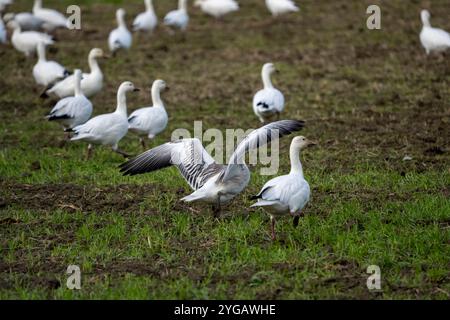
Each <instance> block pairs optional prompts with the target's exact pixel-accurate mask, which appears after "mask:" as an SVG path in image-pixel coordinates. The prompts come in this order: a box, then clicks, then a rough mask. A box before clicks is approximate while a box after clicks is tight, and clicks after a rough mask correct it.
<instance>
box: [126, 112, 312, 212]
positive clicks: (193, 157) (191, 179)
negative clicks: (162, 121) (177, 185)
mask: <svg viewBox="0 0 450 320" xmlns="http://www.w3.org/2000/svg"><path fill="white" fill-rule="evenodd" d="M303 126H304V122H303V121H296V120H282V121H278V122H273V123H271V124H268V125H266V126H264V127H262V128H259V129H257V130H254V131H253V132H251V133H250V134H249V135H248V136H247V137H246V138H245V139H244V140H243V141H242V142H241V143H240V144H239V145H238V146H237V148H236V150H235V151H234V153H233V155H232V156H231V158H230V161H229V164H228V165H222V164H218V163H216V162H215V161H214V159H213V158H212V157H211V156H210V155H209V154H208V153H207V152H206V150H205V149H204V148H203V146H202V144H201V142H200V140H198V139H183V140H179V141H175V142H169V143H166V144H163V145H161V146H159V147H156V148H154V149H151V150H149V151H147V152H144V153H143V154H141V155H140V156H138V157H136V158H134V159H132V160H130V161H128V162H126V163H124V164H123V165H121V172H123V173H124V174H125V175H136V174H142V173H146V172H152V171H156V170H159V169H163V168H166V167H169V166H172V165H174V166H176V167H178V170H179V171H180V173H181V175H182V176H183V177H184V178H185V179H186V181H187V182H188V183H189V185H190V187H191V188H192V189H193V190H194V192H193V193H192V194H191V195H189V196H187V197H184V198H183V199H181V200H183V201H186V202H193V201H202V202H207V203H212V204H213V205H214V212H215V214H216V216H217V215H218V214H219V212H220V210H221V206H222V204H225V203H228V202H229V201H231V200H232V199H233V198H234V197H236V196H237V195H238V194H239V193H241V192H242V191H243V190H244V189H245V188H246V187H247V185H248V183H249V181H250V170H249V169H248V167H247V165H246V164H245V155H246V153H247V152H248V151H251V150H255V149H257V148H259V147H261V146H263V145H265V144H267V143H269V142H270V141H272V140H275V139H278V138H281V137H283V136H285V135H288V134H290V133H292V132H296V131H299V130H301V129H302V128H303Z"/></svg>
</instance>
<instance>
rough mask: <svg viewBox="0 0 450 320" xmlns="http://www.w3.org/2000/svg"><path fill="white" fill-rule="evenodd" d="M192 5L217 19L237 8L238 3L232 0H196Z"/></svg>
mask: <svg viewBox="0 0 450 320" xmlns="http://www.w3.org/2000/svg"><path fill="white" fill-rule="evenodd" d="M194 5H195V6H197V7H200V9H202V11H203V12H205V13H207V14H209V15H211V16H213V17H215V18H217V19H218V18H221V17H223V16H224V15H226V14H228V13H231V12H233V11H238V10H239V4H238V3H237V2H236V1H234V0H196V1H195V4H194Z"/></svg>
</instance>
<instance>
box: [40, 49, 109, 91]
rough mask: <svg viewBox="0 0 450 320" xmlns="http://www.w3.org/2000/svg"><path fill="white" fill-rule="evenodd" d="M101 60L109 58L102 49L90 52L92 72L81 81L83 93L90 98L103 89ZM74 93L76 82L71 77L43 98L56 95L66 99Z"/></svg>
mask: <svg viewBox="0 0 450 320" xmlns="http://www.w3.org/2000/svg"><path fill="white" fill-rule="evenodd" d="M100 58H107V56H106V55H105V54H104V52H103V50H102V49H98V48H95V49H92V50H91V51H90V52H89V57H88V63H89V68H90V69H91V70H90V71H91V72H90V73H84V74H83V80H81V91H83V93H84V94H85V95H86V97H88V98H91V97H93V96H94V95H96V94H97V93H99V92H100V91H101V90H102V88H103V72H102V70H101V69H100V66H99V64H98V61H97V59H100ZM74 93H75V82H74V80H73V76H70V77H67V78H66V79H64V80H62V81H60V82H58V83H56V84H55V85H54V86H53V87H51V88H49V89H48V90H46V91H45V93H44V94H43V95H42V96H41V97H42V98H46V97H48V96H50V95H56V96H57V97H59V98H65V97H70V96H73V95H74Z"/></svg>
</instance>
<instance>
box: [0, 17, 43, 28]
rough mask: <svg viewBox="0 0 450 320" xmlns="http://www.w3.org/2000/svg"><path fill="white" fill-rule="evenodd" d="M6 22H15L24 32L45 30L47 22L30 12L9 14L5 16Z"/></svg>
mask: <svg viewBox="0 0 450 320" xmlns="http://www.w3.org/2000/svg"><path fill="white" fill-rule="evenodd" d="M4 19H5V22H9V21H11V20H15V21H16V22H17V23H18V24H19V25H20V28H21V30H23V31H38V30H41V29H45V26H44V25H45V21H44V20H42V19H39V18H38V17H36V16H35V15H34V14H32V13H29V12H20V13H17V14H15V13H7V14H5V16H4Z"/></svg>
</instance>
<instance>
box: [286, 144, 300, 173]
mask: <svg viewBox="0 0 450 320" xmlns="http://www.w3.org/2000/svg"><path fill="white" fill-rule="evenodd" d="M300 151H301V150H300V148H299V147H298V146H295V145H292V146H291V148H290V151H289V156H290V159H291V174H300V175H301V176H302V177H303V166H302V163H301V161H300Z"/></svg>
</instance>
